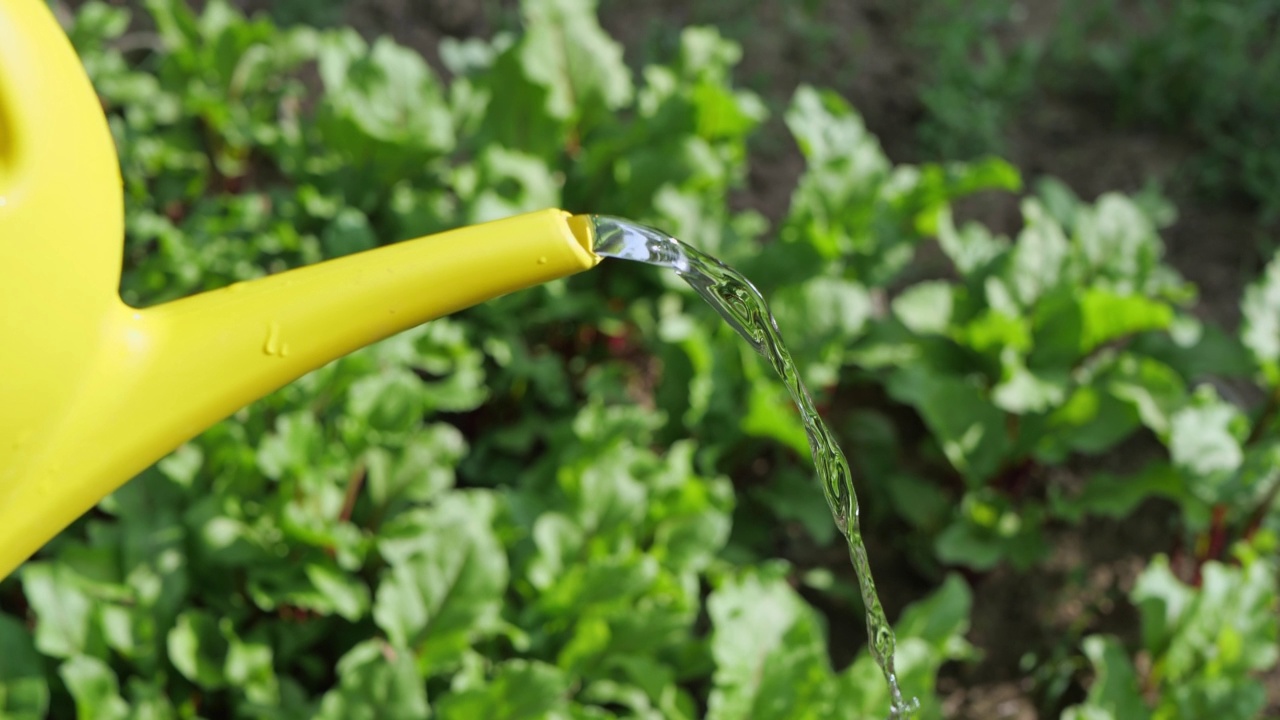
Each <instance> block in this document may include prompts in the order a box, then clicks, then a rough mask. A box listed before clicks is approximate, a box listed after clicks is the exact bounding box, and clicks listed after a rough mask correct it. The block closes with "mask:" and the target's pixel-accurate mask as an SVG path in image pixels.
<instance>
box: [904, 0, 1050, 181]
mask: <svg viewBox="0 0 1280 720" xmlns="http://www.w3.org/2000/svg"><path fill="white" fill-rule="evenodd" d="M1020 12H1021V13H1025V10H1022V9H1021V8H1020V6H1018V5H1017V4H1016V3H1011V2H1009V1H1008V0H982V2H977V3H974V2H957V1H956V0H931V1H930V2H926V3H922V4H921V5H920V6H919V8H918V10H917V12H916V16H915V18H914V19H913V26H912V30H911V42H912V44H913V45H914V46H915V47H917V48H918V49H919V51H920V53H921V55H922V56H923V57H925V58H927V60H925V68H924V81H923V82H922V84H921V87H920V90H919V96H920V102H921V104H922V105H923V106H924V113H925V115H924V118H923V119H922V120H921V122H920V125H919V127H918V134H919V140H920V144H921V146H922V147H923V149H924V151H925V152H926V153H927V154H928V155H929V156H930V157H937V158H945V159H949V160H965V159H970V158H975V157H980V156H984V155H991V154H1000V153H1002V152H1004V150H1005V145H1004V143H1005V135H1006V130H1007V128H1008V126H1009V125H1010V124H1011V122H1012V121H1013V120H1014V118H1015V117H1016V114H1017V113H1018V112H1020V111H1021V110H1022V108H1023V106H1024V104H1025V103H1026V101H1027V97H1028V96H1029V95H1030V94H1031V91H1032V89H1033V87H1034V85H1035V82H1036V73H1037V70H1038V68H1039V62H1040V55H1041V47H1040V44H1039V42H1037V41H1035V40H1027V41H1017V42H1008V41H1005V40H1004V39H1002V37H1001V34H1002V33H1003V32H1006V31H1007V30H1008V29H1009V28H1011V27H1016V26H1017V24H1018V23H1019V21H1020V19H1019V14H1020Z"/></svg>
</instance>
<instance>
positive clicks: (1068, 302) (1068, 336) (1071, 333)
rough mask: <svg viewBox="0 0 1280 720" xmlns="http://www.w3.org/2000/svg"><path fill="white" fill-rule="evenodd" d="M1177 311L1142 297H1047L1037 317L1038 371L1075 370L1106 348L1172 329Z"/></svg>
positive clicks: (1072, 293)
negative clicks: (1059, 367) (1115, 342)
mask: <svg viewBox="0 0 1280 720" xmlns="http://www.w3.org/2000/svg"><path fill="white" fill-rule="evenodd" d="M1172 322H1173V309H1172V308H1171V307H1169V305H1167V304H1166V303H1163V302H1160V301H1158V300H1151V299H1149V298H1146V297H1143V296H1141V295H1119V294H1116V293H1114V292H1111V291H1110V290H1104V289H1101V288H1098V287H1090V288H1087V289H1085V290H1084V291H1083V292H1080V291H1077V290H1075V289H1072V288H1068V289H1062V290H1059V291H1057V292H1055V293H1052V294H1051V295H1050V296H1047V297H1046V298H1045V299H1044V301H1042V302H1041V303H1040V304H1039V305H1038V306H1037V308H1036V311H1035V316H1034V325H1035V350H1034V351H1033V352H1032V355H1031V359H1030V363H1031V365H1032V367H1036V366H1041V367H1043V366H1045V365H1071V364H1073V363H1075V362H1076V361H1078V360H1079V359H1080V358H1082V357H1084V356H1085V355H1087V354H1088V353H1089V352H1091V351H1093V350H1094V349H1096V348H1097V347H1098V346H1100V345H1102V344H1103V343H1107V342H1111V341H1112V340H1117V339H1120V338H1123V337H1126V336H1129V335H1134V334H1136V333H1141V332H1147V331H1150V330H1164V329H1167V328H1168V327H1169V326H1170V324H1171V323H1172Z"/></svg>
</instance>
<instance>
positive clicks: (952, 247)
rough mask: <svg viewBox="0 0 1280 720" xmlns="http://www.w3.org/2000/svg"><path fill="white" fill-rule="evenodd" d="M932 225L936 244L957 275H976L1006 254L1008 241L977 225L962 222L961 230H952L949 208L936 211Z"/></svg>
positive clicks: (952, 222) (954, 228) (952, 221)
mask: <svg viewBox="0 0 1280 720" xmlns="http://www.w3.org/2000/svg"><path fill="white" fill-rule="evenodd" d="M936 225H937V233H938V245H939V246H941V247H942V251H943V252H944V253H946V254H947V257H948V258H950V259H951V262H952V263H954V264H955V266H956V270H959V271H960V274H961V275H965V276H968V275H973V274H976V273H977V272H978V271H979V270H981V269H983V268H985V267H987V266H989V265H991V264H992V263H993V262H995V261H996V259H997V258H1000V257H1001V256H1002V255H1004V254H1005V253H1006V252H1008V248H1009V240H1008V238H1005V237H1003V236H999V237H998V236H994V235H992V234H991V231H990V230H988V229H987V228H986V227H984V226H982V225H979V224H978V223H974V222H970V223H965V225H964V226H963V227H961V228H956V226H955V220H954V219H953V218H952V216H951V208H950V207H944V208H942V209H940V210H939V211H938V217H937V221H936Z"/></svg>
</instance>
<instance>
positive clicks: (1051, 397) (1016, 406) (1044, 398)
mask: <svg viewBox="0 0 1280 720" xmlns="http://www.w3.org/2000/svg"><path fill="white" fill-rule="evenodd" d="M1005 355H1006V356H1007V357H1006V359H1005V362H1004V363H1003V364H1004V366H1005V367H1004V373H1005V376H1004V377H1003V378H1002V379H1001V380H1000V383H999V384H998V385H996V386H995V387H994V388H992V390H991V401H992V402H993V403H994V404H995V405H996V407H998V408H1000V409H1002V410H1006V411H1008V412H1011V413H1013V414H1015V415H1025V414H1028V413H1041V412H1047V411H1049V410H1051V409H1053V408H1056V407H1058V406H1059V405H1061V404H1062V403H1063V401H1064V400H1065V399H1066V396H1067V387H1068V385H1069V383H1070V378H1068V377H1067V375H1066V373H1063V372H1061V371H1058V372H1054V371H1052V370H1048V371H1043V372H1040V373H1035V372H1032V371H1030V370H1028V369H1027V367H1026V366H1025V365H1024V364H1023V363H1022V360H1021V358H1018V357H1017V354H1016V353H1015V352H1013V351H1012V350H1010V351H1007V352H1006V353H1005Z"/></svg>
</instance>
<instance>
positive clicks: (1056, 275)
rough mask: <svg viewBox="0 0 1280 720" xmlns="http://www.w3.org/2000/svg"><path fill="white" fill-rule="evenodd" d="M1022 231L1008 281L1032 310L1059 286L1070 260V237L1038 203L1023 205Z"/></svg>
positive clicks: (1028, 201) (1014, 251)
mask: <svg viewBox="0 0 1280 720" xmlns="http://www.w3.org/2000/svg"><path fill="white" fill-rule="evenodd" d="M1022 218H1023V223H1024V225H1023V229H1022V232H1020V233H1019V234H1018V240H1017V243H1016V244H1015V245H1014V248H1013V257H1012V262H1011V263H1010V277H1009V280H1010V282H1011V283H1012V285H1013V287H1014V288H1015V289H1016V292H1017V295H1018V299H1019V300H1020V301H1021V302H1022V304H1023V305H1026V306H1030V305H1032V304H1033V303H1035V301H1036V300H1038V299H1039V298H1040V296H1041V295H1043V294H1045V293H1046V292H1048V291H1049V290H1051V289H1053V288H1055V287H1057V286H1058V284H1059V283H1060V281H1061V278H1062V270H1063V263H1065V262H1066V260H1067V253H1068V249H1069V248H1068V244H1067V237H1066V235H1065V234H1064V233H1063V231H1062V227H1061V226H1060V225H1058V223H1057V222H1055V221H1054V219H1053V218H1052V217H1051V216H1050V215H1049V214H1048V213H1047V212H1045V209H1044V207H1043V206H1041V205H1040V203H1038V202H1036V201H1035V200H1025V201H1023V203H1022Z"/></svg>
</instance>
